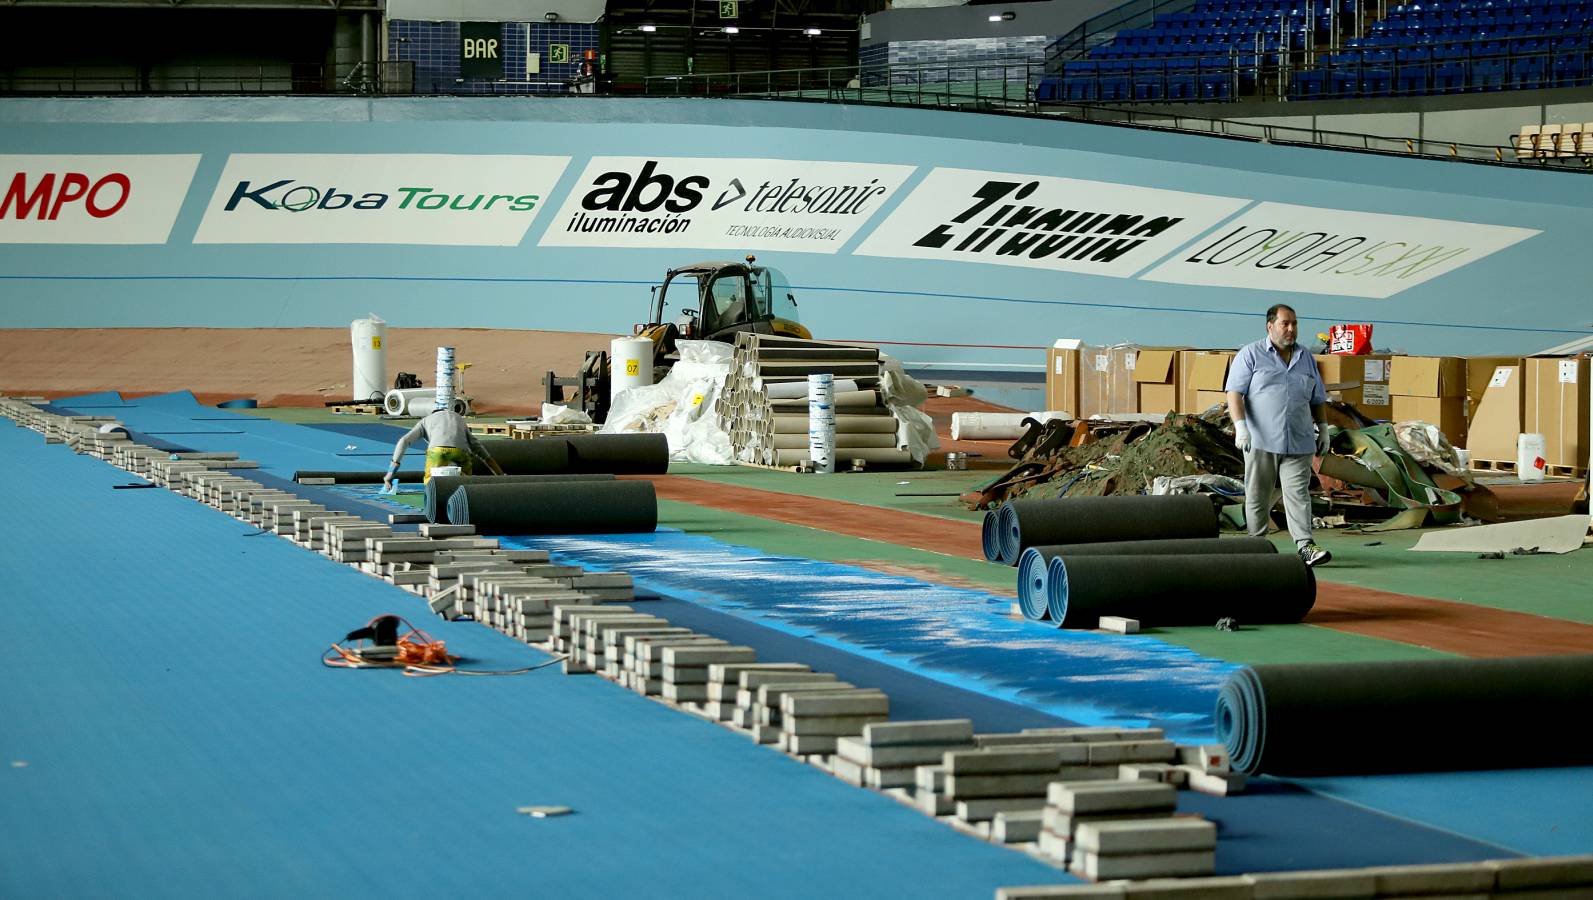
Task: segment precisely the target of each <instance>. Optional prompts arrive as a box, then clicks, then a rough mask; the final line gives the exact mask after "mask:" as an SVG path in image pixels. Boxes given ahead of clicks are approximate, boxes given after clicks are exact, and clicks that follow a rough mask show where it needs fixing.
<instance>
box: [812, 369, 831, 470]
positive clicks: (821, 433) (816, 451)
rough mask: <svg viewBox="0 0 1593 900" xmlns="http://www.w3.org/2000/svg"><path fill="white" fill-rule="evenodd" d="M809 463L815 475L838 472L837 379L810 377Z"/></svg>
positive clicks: (819, 376)
mask: <svg viewBox="0 0 1593 900" xmlns="http://www.w3.org/2000/svg"><path fill="white" fill-rule="evenodd" d="M808 459H809V460H811V461H812V462H813V471H815V472H819V473H823V474H826V475H828V474H832V473H834V472H835V376H834V375H831V374H829V373H827V372H826V373H824V374H820V375H809V376H808Z"/></svg>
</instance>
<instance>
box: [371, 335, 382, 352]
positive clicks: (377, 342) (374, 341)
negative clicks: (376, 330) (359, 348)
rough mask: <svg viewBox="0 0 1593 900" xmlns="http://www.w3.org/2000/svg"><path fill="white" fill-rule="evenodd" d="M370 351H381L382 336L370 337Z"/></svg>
mask: <svg viewBox="0 0 1593 900" xmlns="http://www.w3.org/2000/svg"><path fill="white" fill-rule="evenodd" d="M371 349H372V350H380V349H382V336H381V335H379V334H373V335H371Z"/></svg>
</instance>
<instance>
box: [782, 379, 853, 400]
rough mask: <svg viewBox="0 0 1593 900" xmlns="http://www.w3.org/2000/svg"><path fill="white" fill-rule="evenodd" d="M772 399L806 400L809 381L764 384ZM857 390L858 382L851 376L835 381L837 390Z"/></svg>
mask: <svg viewBox="0 0 1593 900" xmlns="http://www.w3.org/2000/svg"><path fill="white" fill-rule="evenodd" d="M764 388H765V390H767V391H768V394H769V399H770V400H806V399H807V398H808V383H807V382H806V381H776V382H770V383H768V384H766V385H764ZM855 390H857V382H856V381H853V380H852V379H850V378H842V379H839V380H837V381H836V382H835V392H836V393H837V394H845V393H849V392H851V391H855Z"/></svg>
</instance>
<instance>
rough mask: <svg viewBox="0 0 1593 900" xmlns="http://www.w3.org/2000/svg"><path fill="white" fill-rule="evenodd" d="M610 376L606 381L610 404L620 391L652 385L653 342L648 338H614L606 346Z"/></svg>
mask: <svg viewBox="0 0 1593 900" xmlns="http://www.w3.org/2000/svg"><path fill="white" fill-rule="evenodd" d="M608 359H609V367H610V370H611V373H612V374H611V375H610V376H609V380H608V399H609V402H610V403H613V402H614V398H615V397H617V396H619V392H620V391H624V390H629V389H631V388H635V387H647V386H648V385H650V384H652V383H653V342H652V341H651V340H649V339H648V338H639V337H624V338H615V339H614V340H612V341H609V344H608Z"/></svg>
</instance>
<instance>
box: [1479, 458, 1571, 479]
mask: <svg viewBox="0 0 1593 900" xmlns="http://www.w3.org/2000/svg"><path fill="white" fill-rule="evenodd" d="M1471 467H1472V468H1473V469H1475V470H1478V471H1482V472H1498V473H1501V474H1509V475H1514V474H1516V472H1517V471H1518V469H1519V468H1520V466H1519V465H1518V464H1517V463H1516V461H1515V460H1509V459H1473V460H1472V461H1471ZM1543 474H1545V475H1552V476H1554V477H1556V478H1586V477H1587V468H1586V467H1584V466H1560V465H1549V466H1544V467H1543Z"/></svg>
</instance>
